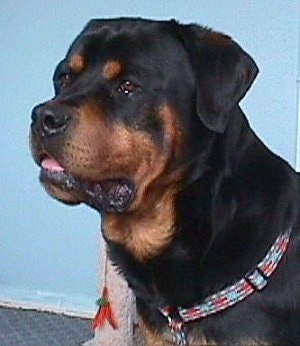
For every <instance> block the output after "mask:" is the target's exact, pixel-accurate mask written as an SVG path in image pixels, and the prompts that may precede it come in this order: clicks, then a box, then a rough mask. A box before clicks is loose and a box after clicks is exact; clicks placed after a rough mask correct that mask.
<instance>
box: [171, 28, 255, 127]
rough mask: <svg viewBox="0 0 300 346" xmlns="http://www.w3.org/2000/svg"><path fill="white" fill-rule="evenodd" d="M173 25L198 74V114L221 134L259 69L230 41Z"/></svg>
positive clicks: (198, 30) (205, 30) (224, 36)
mask: <svg viewBox="0 0 300 346" xmlns="http://www.w3.org/2000/svg"><path fill="white" fill-rule="evenodd" d="M173 24H174V25H175V26H176V27H175V30H176V32H177V36H178V37H179V38H180V40H181V42H182V43H183V45H184V47H185V49H186V50H187V51H188V54H189V56H190V59H191V62H192V65H193V68H194V70H195V74H196V81H197V86H196V87H197V101H196V102H197V113H198V115H199V117H200V119H201V120H202V122H203V123H204V125H205V126H206V127H208V128H209V129H210V130H212V131H214V132H219V133H222V132H224V131H225V129H226V125H227V123H228V121H229V119H230V112H231V110H232V109H233V108H234V106H235V105H236V104H238V102H239V101H240V100H241V99H242V97H243V96H244V95H245V93H246V92H247V90H248V89H249V88H250V86H251V84H252V82H253V81H254V79H255V77H256V75H257V73H258V68H257V66H256V64H255V62H254V60H253V59H252V58H251V57H250V56H249V55H248V54H247V53H246V52H245V51H244V50H243V49H242V48H241V47H240V46H239V45H238V44H237V43H235V42H234V41H233V40H231V39H230V37H228V36H226V35H224V34H221V33H217V32H214V31H211V30H208V29H206V28H203V27H200V26H198V25H180V24H177V23H176V22H173ZM173 27H174V26H173Z"/></svg>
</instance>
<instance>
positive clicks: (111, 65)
mask: <svg viewBox="0 0 300 346" xmlns="http://www.w3.org/2000/svg"><path fill="white" fill-rule="evenodd" d="M121 72H122V65H121V63H120V62H119V61H117V60H112V61H108V62H107V63H106V64H105V65H104V67H103V70H102V76H103V77H104V79H106V80H112V79H114V78H116V77H118V76H119V75H120V73H121Z"/></svg>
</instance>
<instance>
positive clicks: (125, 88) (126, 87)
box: [117, 80, 140, 95]
mask: <svg viewBox="0 0 300 346" xmlns="http://www.w3.org/2000/svg"><path fill="white" fill-rule="evenodd" d="M139 90H140V88H139V87H138V86H137V85H136V84H134V83H132V82H130V81H128V80H126V81H123V82H122V83H121V84H120V85H119V86H118V88H117V91H118V92H119V93H122V94H124V95H131V94H133V93H134V92H136V91H139Z"/></svg>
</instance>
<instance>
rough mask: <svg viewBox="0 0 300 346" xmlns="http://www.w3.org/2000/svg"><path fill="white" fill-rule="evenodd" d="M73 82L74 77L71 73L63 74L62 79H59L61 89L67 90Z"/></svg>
mask: <svg viewBox="0 0 300 346" xmlns="http://www.w3.org/2000/svg"><path fill="white" fill-rule="evenodd" d="M71 82H72V76H71V73H68V72H66V73H63V74H62V75H61V76H60V79H59V86H60V87H61V88H65V87H66V86H68V85H70V84H71Z"/></svg>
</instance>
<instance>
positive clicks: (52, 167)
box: [41, 157, 64, 172]
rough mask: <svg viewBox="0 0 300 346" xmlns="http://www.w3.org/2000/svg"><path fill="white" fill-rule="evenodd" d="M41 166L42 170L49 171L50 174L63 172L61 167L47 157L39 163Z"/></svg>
mask: <svg viewBox="0 0 300 346" xmlns="http://www.w3.org/2000/svg"><path fill="white" fill-rule="evenodd" d="M41 166H42V167H43V168H44V169H48V170H49V171H52V172H63V171H64V169H63V167H62V166H61V165H60V164H59V163H58V162H57V161H55V160H54V159H52V158H50V157H47V158H46V159H44V160H43V161H42V163H41Z"/></svg>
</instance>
